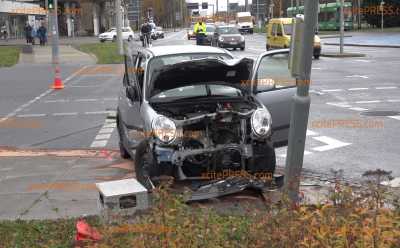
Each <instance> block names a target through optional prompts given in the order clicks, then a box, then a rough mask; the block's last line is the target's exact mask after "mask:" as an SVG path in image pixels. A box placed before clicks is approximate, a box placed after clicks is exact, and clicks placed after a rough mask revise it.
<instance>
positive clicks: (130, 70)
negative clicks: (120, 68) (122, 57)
mask: <svg viewBox="0 0 400 248" xmlns="http://www.w3.org/2000/svg"><path fill="white" fill-rule="evenodd" d="M136 59H137V55H132V56H127V57H126V65H127V68H126V69H127V74H128V78H129V84H130V85H134V84H135V83H136Z"/></svg>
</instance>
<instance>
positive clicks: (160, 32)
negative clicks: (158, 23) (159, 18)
mask: <svg viewBox="0 0 400 248" xmlns="http://www.w3.org/2000/svg"><path fill="white" fill-rule="evenodd" d="M155 32H156V36H157V38H158V39H160V38H161V39H162V38H164V37H165V35H164V30H163V28H162V27H156V30H155Z"/></svg>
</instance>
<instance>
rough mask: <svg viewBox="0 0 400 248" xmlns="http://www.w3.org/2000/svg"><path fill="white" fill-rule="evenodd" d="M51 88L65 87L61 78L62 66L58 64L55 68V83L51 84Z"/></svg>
mask: <svg viewBox="0 0 400 248" xmlns="http://www.w3.org/2000/svg"><path fill="white" fill-rule="evenodd" d="M51 88H52V89H55V90H61V89H64V84H63V82H62V80H61V76H60V68H59V67H58V65H57V66H56V69H55V76H54V83H53V85H51Z"/></svg>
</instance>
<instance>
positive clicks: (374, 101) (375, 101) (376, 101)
mask: <svg viewBox="0 0 400 248" xmlns="http://www.w3.org/2000/svg"><path fill="white" fill-rule="evenodd" d="M378 102H381V101H380V100H372V101H357V102H356V103H378Z"/></svg>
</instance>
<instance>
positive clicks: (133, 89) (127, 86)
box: [118, 53, 143, 149]
mask: <svg viewBox="0 0 400 248" xmlns="http://www.w3.org/2000/svg"><path fill="white" fill-rule="evenodd" d="M139 59H140V54H138V53H136V54H133V55H127V56H126V63H125V74H124V82H123V87H122V90H121V91H120V97H119V102H118V118H119V119H118V121H119V132H120V135H121V137H123V138H122V139H121V141H122V142H124V145H125V147H129V148H131V149H134V148H136V146H137V145H138V144H139V142H140V141H141V140H142V139H143V120H142V118H141V116H140V105H141V99H142V96H141V87H140V85H139V83H138V73H141V72H142V69H139V68H138V63H139V62H138V61H139Z"/></svg>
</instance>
